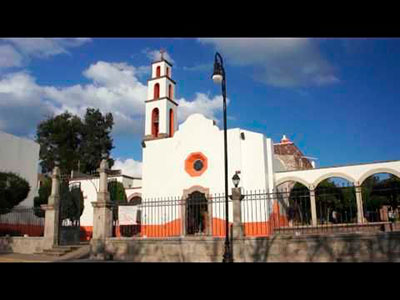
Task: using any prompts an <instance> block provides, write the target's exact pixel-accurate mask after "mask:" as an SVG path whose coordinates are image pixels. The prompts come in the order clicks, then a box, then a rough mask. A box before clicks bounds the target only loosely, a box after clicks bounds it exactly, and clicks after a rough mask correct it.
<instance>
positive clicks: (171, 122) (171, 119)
mask: <svg viewBox="0 0 400 300" xmlns="http://www.w3.org/2000/svg"><path fill="white" fill-rule="evenodd" d="M169 136H170V137H172V136H174V111H173V110H172V108H171V109H170V110H169Z"/></svg>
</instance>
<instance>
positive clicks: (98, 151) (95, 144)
mask: <svg viewBox="0 0 400 300" xmlns="http://www.w3.org/2000/svg"><path fill="white" fill-rule="evenodd" d="M83 123H84V126H83V127H82V143H81V159H80V165H81V171H82V172H84V173H88V174H89V173H92V172H95V171H96V170H97V168H98V167H99V165H100V162H101V159H102V153H107V154H109V153H110V151H111V150H112V148H113V140H112V138H111V136H110V134H111V129H112V127H113V125H114V120H113V116H112V114H111V113H108V114H106V115H105V116H103V115H102V114H101V112H100V111H99V110H98V109H94V108H88V109H87V111H86V115H85V118H84V122H83ZM108 165H109V167H110V168H111V167H112V166H113V165H114V160H113V159H109V160H108Z"/></svg>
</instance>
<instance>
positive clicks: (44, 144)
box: [36, 108, 114, 174]
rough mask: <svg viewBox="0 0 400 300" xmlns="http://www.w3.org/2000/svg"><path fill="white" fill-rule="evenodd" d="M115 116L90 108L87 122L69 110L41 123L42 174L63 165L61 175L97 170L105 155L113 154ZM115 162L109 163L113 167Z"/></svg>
mask: <svg viewBox="0 0 400 300" xmlns="http://www.w3.org/2000/svg"><path fill="white" fill-rule="evenodd" d="M113 125H114V121H113V116H112V114H111V113H107V114H106V115H105V116H103V115H102V113H101V112H100V111H99V110H98V109H94V108H87V110H86V114H85V116H84V119H83V120H82V119H81V118H80V117H78V116H76V115H72V114H71V113H69V112H68V111H66V112H64V113H63V114H60V115H58V116H55V117H52V118H49V119H47V120H44V121H42V122H40V123H39V125H38V127H37V132H36V141H37V142H38V143H39V144H40V153H39V157H40V160H41V163H40V164H41V166H42V170H43V173H48V172H50V171H51V170H52V169H53V168H54V162H55V161H56V160H58V161H59V162H60V170H61V173H62V174H69V173H70V172H71V171H72V170H78V169H79V170H80V172H83V173H86V174H90V173H93V172H95V171H96V170H97V168H98V167H99V164H100V161H101V155H102V153H107V154H110V151H111V149H112V148H113V140H112V138H111V136H110V134H111V130H112V127H113ZM113 164H114V161H113V160H112V159H110V160H109V166H110V167H112V165H113Z"/></svg>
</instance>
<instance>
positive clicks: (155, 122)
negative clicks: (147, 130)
mask: <svg viewBox="0 0 400 300" xmlns="http://www.w3.org/2000/svg"><path fill="white" fill-rule="evenodd" d="M159 118H160V113H159V110H158V108H157V107H156V108H154V109H153V111H152V113H151V135H152V136H153V137H158V132H159Z"/></svg>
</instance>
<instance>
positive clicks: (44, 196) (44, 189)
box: [33, 177, 51, 218]
mask: <svg viewBox="0 0 400 300" xmlns="http://www.w3.org/2000/svg"><path fill="white" fill-rule="evenodd" d="M50 195H51V178H50V177H45V179H44V181H43V184H42V185H41V186H40V188H39V196H36V197H35V198H34V199H33V206H34V208H35V215H36V216H37V217H39V218H44V215H45V213H44V211H42V210H41V209H40V206H41V205H42V204H47V203H48V199H49V197H50Z"/></svg>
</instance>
